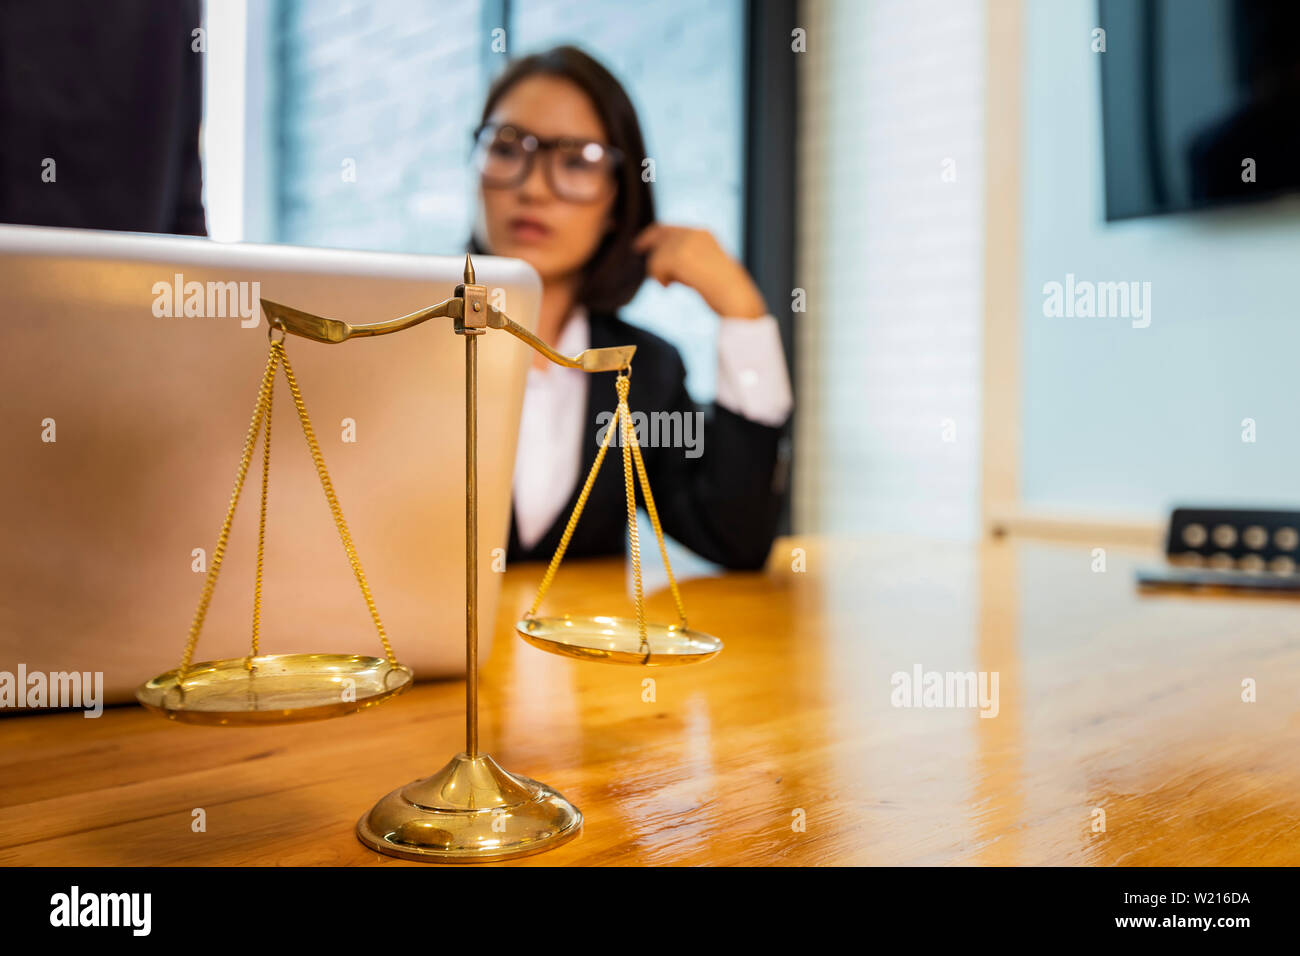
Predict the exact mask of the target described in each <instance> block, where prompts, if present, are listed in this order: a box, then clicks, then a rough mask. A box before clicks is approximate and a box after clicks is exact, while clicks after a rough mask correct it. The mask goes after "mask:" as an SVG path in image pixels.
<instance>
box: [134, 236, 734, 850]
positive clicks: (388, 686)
mask: <svg viewBox="0 0 1300 956" xmlns="http://www.w3.org/2000/svg"><path fill="white" fill-rule="evenodd" d="M474 278H475V277H474V266H473V263H472V262H471V261H470V258H469V257H468V256H466V257H465V281H464V283H463V284H461V285H458V286H456V290H455V294H454V295H453V296H452V297H451V298H450V299H447V300H445V301H443V302H440V303H439V304H437V305H434V306H430V307H429V308H426V309H421V310H420V311H419V312H413V313H412V314H410V315H407V316H402V317H401V318H397V319H392V320H390V321H387V322H379V323H375V324H372V325H350V324H348V323H347V322H342V321H339V320H337V319H326V318H322V317H320V316H316V315H310V314H308V313H306V312H301V311H299V310H297V309H293V308H290V307H288V306H284V305H280V304H278V303H275V302H270V301H267V300H266V299H263V300H262V309H263V311H264V312H265V313H266V316H267V320H268V327H267V337H268V338H269V339H270V340H271V344H270V353H269V355H268V358H267V364H266V372H265V374H264V375H263V377H262V384H261V388H260V389H259V391H258V395H257V404H256V406H255V408H254V411H253V420H252V422H251V424H250V425H249V429H248V436H247V438H246V439H245V441H244V450H243V455H242V457H241V459H240V462H239V471H238V476H237V478H236V480H235V489H234V492H233V494H232V495H231V498H230V506H229V508H228V509H227V511H226V518H225V521H224V522H223V523H222V526H221V532H220V535H219V536H218V539H217V546H216V548H215V549H214V552H213V558H212V563H211V566H210V567H209V569H208V574H207V578H206V580H205V581H204V585H203V590H202V593H201V595H200V598H199V605H198V609H197V610H196V612H195V615H194V620H193V623H192V624H191V625H190V630H189V638H188V640H187V642H186V645H185V652H184V655H183V657H182V659H181V664H180V667H178V668H177V669H176V670H172V671H168V672H167V673H165V674H161V675H159V676H158V677H155V678H154V679H153V680H151V681H149V682H148V683H145V684H143V685H141V686H140V687H139V688H138V689H137V691H136V697H137V698H138V699H139V701H140V703H141V704H143V705H144V706H145V707H146V708H148V709H149V710H151V711H154V712H155V713H158V714H161V715H163V716H165V717H168V718H170V719H172V720H176V721H182V722H185V723H192V724H209V725H212V724H217V725H224V726H235V725H252V724H257V725H263V724H276V723H291V722H298V721H307V720H319V719H323V718H326V717H338V716H342V715H344V714H349V713H353V712H355V711H358V710H362V709H363V708H366V707H372V706H374V705H375V704H379V703H382V702H383V701H385V700H388V699H390V698H392V697H395V696H397V695H398V694H400V693H402V692H404V691H406V690H408V689H409V688H410V687H411V683H412V681H413V679H414V677H413V674H412V672H411V670H410V668H408V667H406V666H404V665H403V664H401V663H399V662H398V660H397V658H396V656H395V655H394V653H393V649H392V646H391V645H390V644H389V641H388V636H387V635H386V634H385V632H384V627H383V624H382V622H381V621H380V618H379V611H378V610H377V609H376V607H375V602H374V599H373V598H372V597H371V594H370V588H369V586H368V585H367V583H366V577H365V572H364V571H363V570H362V568H361V562H360V560H359V559H358V558H357V552H356V548H355V547H354V545H353V543H352V537H351V535H350V534H349V533H348V528H347V523H346V522H345V521H344V520H343V512H342V510H341V509H340V508H339V503H338V499H337V497H336V496H335V494H334V488H333V485H331V483H330V479H329V474H328V472H327V471H326V469H325V461H324V458H323V457H322V455H321V452H320V446H319V444H318V443H317V441H316V436H315V433H314V432H313V430H312V427H311V420H310V419H309V418H308V416H307V408H306V406H305V405H304V404H303V400H302V393H301V391H300V390H299V388H298V382H297V380H296V379H295V377H294V374H293V367H292V365H291V364H290V362H289V356H288V354H287V352H286V351H285V347H284V342H285V339H286V338H287V337H288V335H289V334H293V335H300V336H302V337H303V338H307V339H311V340H313V341H316V342H325V343H329V344H337V343H340V342H345V341H348V340H349V339H354V338H362V337H364V336H369V335H386V334H388V333H390V332H400V331H402V330H404V329H408V328H411V327H412V326H415V325H419V324H420V323H422V322H425V321H427V320H429V319H433V318H450V319H452V320H453V325H452V329H453V331H454V332H455V333H456V334H457V335H463V336H464V337H465V598H466V616H465V661H466V683H465V729H466V743H465V749H464V751H462V752H461V753H458V754H456V756H454V757H452V758H451V760H450V761H449V762H448V763H447V764H446V766H444V767H443V768H442V769H441V770H439V771H438V772H437V773H435V774H433V776H430V777H425V778H423V779H420V780H416V781H414V782H413V783H410V784H407V785H406V786H404V787H401V788H399V789H397V790H394V791H393V792H392V793H390V794H388V795H387V796H386V797H384V798H383V799H382V800H380V801H379V803H377V804H376V805H375V806H374V807H373V808H372V809H371V810H369V811H368V812H367V813H366V814H365V815H364V816H362V818H361V819H360V821H358V823H357V836H358V837H359V838H360V839H361V842H363V843H364V844H366V845H367V846H369V847H371V848H372V849H375V850H377V851H379V852H380V853H386V854H389V855H391V856H397V857H403V858H406V859H412V860H422V861H429V862H447V863H455V862H476V861H486V860H497V859H503V858H507V857H513V856H521V855H524V854H528V853H536V852H539V851H542V850H547V849H550V848H552V847H555V846H558V845H559V844H561V843H563V842H565V841H566V840H569V839H572V838H573V837H575V836H577V835H578V832H579V831H580V830H581V828H582V814H581V812H579V810H578V808H577V807H575V806H574V805H573V804H571V803H570V802H569V801H568V800H566V799H564V797H563V796H561V795H560V794H559V793H557V792H556V791H555V790H553V789H551V788H550V787H548V786H547V785H546V784H544V783H539V782H538V781H536V780H531V779H529V778H527V777H522V776H520V775H518V774H512V773H509V772H508V771H506V770H504V769H503V768H502V767H501V766H500V765H499V764H498V763H497V762H496V761H495V760H493V759H492V757H491V756H490V755H488V754H486V753H483V752H481V751H480V750H479V745H478V563H477V561H476V560H475V556H476V554H477V551H478V499H477V484H478V470H477V444H478V434H477V430H478V428H477V417H478V416H477V397H478V381H477V356H478V338H479V336H480V335H483V334H484V333H485V332H486V331H487V330H488V329H505V330H506V331H507V332H509V333H510V334H511V335H513V336H515V337H516V338H519V339H522V340H523V341H524V342H526V343H527V344H528V345H529V346H530V347H532V348H533V349H536V350H537V351H538V352H540V353H542V354H543V355H544V356H546V358H548V359H549V360H550V361H552V362H554V363H556V364H557V365H563V366H566V367H568V368H577V369H582V370H583V371H585V372H617V373H618V374H617V377H616V378H615V390H616V391H617V393H618V405H617V410H616V412H615V414H616V415H617V417H618V422H619V433H620V445H621V447H622V450H623V479H624V484H625V485H626V489H627V519H628V531H629V538H630V545H631V552H632V569H633V580H634V584H635V595H636V597H635V607H636V616H635V618H621V617H606V616H594V617H578V616H573V615H568V614H565V615H561V616H558V617H538V616H537V610H538V608H539V607H540V606H541V603H542V599H543V598H544V597H545V596H546V592H547V589H548V588H549V587H550V586H551V582H552V581H553V580H554V578H555V572H556V570H557V569H558V568H559V565H560V561H561V560H562V559H563V558H564V552H565V550H566V548H567V547H568V545H569V540H570V538H571V537H572V536H573V530H574V528H576V527H577V524H578V519H579V517H581V515H582V509H583V506H584V505H585V504H586V502H587V497H588V495H589V493H590V492H591V488H592V485H593V483H594V482H595V479H596V474H597V473H598V472H599V471H600V466H601V463H602V462H603V461H604V459H605V452H606V450H607V449H608V448H609V441H610V436H611V435H612V434H613V433H614V429H613V428H608V429H606V430H605V439H604V443H603V444H602V445H601V446H600V450H599V451H598V452H597V454H596V459H595V461H594V462H593V463H592V467H591V471H590V472H589V473H588V474H587V479H586V482H585V484H584V485H583V487H582V492H581V494H580V495H579V497H578V501H577V504H576V505H575V507H574V509H573V513H572V514H571V515H570V516H569V521H568V524H567V525H566V527H565V529H564V535H563V537H562V538H561V539H560V544H559V547H557V548H556V550H555V555H554V556H553V557H552V558H551V562H550V565H549V566H548V567H547V569H546V573H545V575H544V576H543V577H542V581H541V584H540V586H539V587H538V589H537V596H536V598H535V599H534V600H533V603H532V606H531V607H530V608H529V610H528V612H527V614H525V615H524V617H523V619H522V620H520V621H518V622H517V623H516V624H515V631H516V632H517V633H518V634H519V636H520V637H522V638H523V639H524V640H525V641H527V642H528V643H529V644H532V645H533V646H534V647H538V648H541V649H542V650H545V651H550V652H551V653H555V654H561V655H564V656H566V657H573V658H578V659H579V660H585V661H603V662H606V663H614V664H635V665H639V666H662V665H676V664H692V663H699V662H701V661H706V660H709V659H710V658H712V657H714V656H716V655H717V654H718V653H719V652H720V651H721V650H722V641H720V640H719V639H718V638H716V637H713V636H712V635H709V634H704V633H702V632H700V631H694V630H691V629H689V628H688V627H687V626H686V611H685V607H684V605H683V604H682V598H681V594H680V593H679V592H678V589H677V581H676V579H675V578H674V577H673V572H672V566H671V565H670V564H669V561H668V553H667V550H666V548H665V545H664V535H663V528H662V527H661V526H660V523H659V514H658V512H657V511H656V510H655V503H654V498H653V496H652V495H651V493H650V482H649V480H648V479H647V477H646V470H645V464H644V462H643V461H642V458H641V450H640V448H639V447H638V446H637V443H636V431H635V429H634V428H633V426H632V422H631V413H630V412H629V410H628V403H627V395H628V389H629V386H630V373H631V368H632V366H631V362H632V355H633V353H634V352H635V351H636V347H635V346H618V347H614V348H601V349H586V350H585V351H583V352H581V353H579V354H578V355H576V356H574V357H573V358H568V357H567V356H564V355H561V354H560V353H558V352H556V351H555V350H554V349H552V348H550V347H549V346H548V345H547V344H546V343H545V342H543V341H542V340H541V339H539V338H537V336H535V335H533V334H532V333H531V332H529V331H528V330H527V329H525V328H523V327H521V326H519V325H517V324H516V323H514V322H513V321H511V320H510V318H509V317H508V316H506V315H505V313H503V312H501V311H500V310H499V309H497V308H496V307H494V306H492V305H491V304H489V303H488V301H487V288H486V287H485V286H481V285H476V284H475V282H474ZM277 329H278V330H279V331H280V332H282V333H283V334H282V335H281V337H280V338H279V339H276V338H275V337H274V335H273V332H274V330H277ZM280 368H283V369H284V375H285V378H286V380H287V382H288V385H289V390H290V392H291V393H292V396H293V402H294V405H295V407H296V408H297V411H298V419H299V422H300V423H301V425H302V429H303V432H304V434H305V435H306V437H307V444H308V446H309V448H310V450H311V455H312V460H313V461H314V462H315V465H316V471H317V473H318V475H319V476H320V481H321V487H322V488H323V489H324V491H325V497H326V500H327V501H328V503H329V506H330V511H331V513H332V514H333V516H334V522H335V524H336V525H337V527H338V531H339V537H340V538H341V539H342V541H343V547H344V549H345V550H346V552H347V555H348V561H349V563H350V564H351V566H352V571H353V574H354V575H355V576H356V579H357V583H358V585H360V587H361V593H362V596H363V597H364V598H365V602H366V606H367V607H368V608H369V610H370V615H371V618H372V619H373V620H374V623H375V628H376V630H377V631H378V634H379V640H380V643H381V644H382V645H383V649H384V656H383V657H382V658H380V657H370V656H366V655H363V654H351V655H349V654H262V653H261V648H260V642H259V637H260V635H259V626H260V619H261V603H262V568H263V560H262V559H263V552H264V544H265V534H266V502H267V486H268V482H269V479H270V468H271V406H272V398H273V390H274V385H275V378H276V372H277V371H278V370H279V369H280ZM263 434H265V442H264V443H263V449H262V499H261V511H260V517H259V523H258V541H257V574H256V579H255V582H254V595H253V627H252V644H251V647H250V649H249V653H248V655H247V656H246V657H243V658H231V659H227V660H218V661H203V662H198V663H195V662H194V650H195V647H196V645H197V643H198V639H199V633H200V632H201V630H202V628H203V621H204V618H205V617H206V615H207V611H208V605H209V603H210V602H211V599H212V593H213V589H214V588H215V587H216V583H217V576H218V574H220V572H221V562H222V558H223V556H224V555H225V550H226V543H227V541H228V539H229V536H230V528H231V523H232V521H233V519H234V516H235V508H236V506H237V505H238V504H239V497H240V494H241V492H242V491H243V487H244V480H245V478H246V477H247V475H248V469H249V466H250V464H251V462H252V457H253V450H254V448H255V447H256V445H257V441H258V439H259V437H261V436H262V435H263ZM634 470H635V472H636V475H637V479H638V480H639V482H640V486H641V493H642V496H643V497H644V499H645V505H646V511H647V513H648V514H649V516H650V523H651V524H652V525H653V527H654V532H655V537H656V539H657V540H658V542H659V551H660V554H661V555H662V557H663V560H664V566H665V568H666V569H667V571H668V583H669V587H670V588H671V590H672V595H673V599H674V601H675V602H676V605H677V613H678V618H679V620H678V622H677V623H676V624H654V623H649V622H647V621H646V619H645V600H644V595H643V593H642V587H641V548H640V542H639V540H638V537H637V521H636V497H635V486H634V482H633V477H632V474H633V471H634Z"/></svg>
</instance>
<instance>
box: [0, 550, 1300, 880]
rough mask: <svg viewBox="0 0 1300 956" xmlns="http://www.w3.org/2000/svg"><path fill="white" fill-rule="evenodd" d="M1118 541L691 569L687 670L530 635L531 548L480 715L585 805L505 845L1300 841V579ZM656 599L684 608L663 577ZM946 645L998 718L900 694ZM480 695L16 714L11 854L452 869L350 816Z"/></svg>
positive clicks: (508, 588) (850, 553)
mask: <svg viewBox="0 0 1300 956" xmlns="http://www.w3.org/2000/svg"><path fill="white" fill-rule="evenodd" d="M796 549H802V550H801V551H799V550H796ZM1105 559H1106V570H1105V571H1104V572H1098V571H1094V570H1093V568H1094V566H1095V564H1096V557H1095V555H1094V553H1093V549H1092V547H1091V546H1086V545H1075V544H1062V543H1052V544H1048V543H1033V542H1016V541H993V542H988V543H985V544H982V545H970V544H952V543H942V542H933V541H923V540H914V539H903V538H897V539H890V538H871V539H864V540H856V541H834V540H820V539H819V540H802V539H789V540H782V541H778V542H777V545H776V547H775V548H774V550H773V554H772V560H771V562H770V564H769V569H768V571H767V572H765V573H763V574H728V575H721V576H717V577H711V578H707V577H706V578H698V579H694V580H690V581H687V582H685V583H684V585H683V597H684V599H685V601H686V608H687V611H688V614H689V616H690V623H691V625H692V626H693V627H697V628H699V629H702V630H705V631H709V632H712V633H715V634H717V635H719V636H720V637H722V638H723V639H724V640H725V641H726V642H727V646H726V649H725V650H724V651H723V653H722V655H721V656H719V657H718V658H717V659H715V660H713V661H711V662H709V663H706V664H703V665H700V666H698V667H681V668H665V669H641V668H636V667H618V666H605V665H598V664H583V663H579V662H575V661H570V660H567V659H564V658H560V657H555V656H551V655H548V654H545V653H543V652H541V651H538V650H536V649H534V648H532V647H529V646H527V645H525V644H523V642H521V641H520V640H518V639H517V638H516V637H514V636H513V632H512V631H510V628H509V626H510V624H511V622H512V621H513V620H514V619H515V617H516V616H517V615H518V614H519V613H520V612H522V611H523V610H524V609H525V608H526V607H527V605H528V603H529V601H530V600H531V597H532V594H533V591H534V589H535V587H536V584H537V581H538V580H539V578H540V575H541V573H542V570H543V569H542V567H541V566H539V565H520V566H518V567H515V568H511V569H510V570H509V571H508V572H507V573H506V576H505V581H504V590H503V595H502V606H501V610H500V614H499V617H498V620H497V625H496V627H497V630H496V645H495V647H494V648H493V651H492V654H491V657H490V658H489V659H488V661H487V662H486V665H485V668H484V673H483V679H482V689H481V695H480V699H481V704H482V711H481V715H482V720H481V729H480V734H481V740H482V743H483V745H484V749H486V750H488V751H489V752H491V753H492V754H493V755H494V756H495V757H496V758H497V759H498V760H499V761H500V762H501V764H502V765H503V766H505V767H506V769H508V770H511V771H514V772H517V773H521V774H525V775H527V776H530V777H533V778H535V779H539V780H542V781H545V782H546V783H549V784H551V785H552V786H554V787H556V788H557V789H559V790H560V792H562V793H563V794H564V795H565V796H566V797H568V798H569V799H570V800H572V801H574V802H575V803H576V804H577V805H578V806H579V807H580V808H581V809H582V811H583V813H584V815H585V818H586V819H585V826H584V831H583V833H582V835H581V836H580V837H579V838H578V839H577V840H575V841H572V842H571V843H568V844H566V845H564V846H562V847H560V848H558V849H556V850H553V851H551V852H549V853H546V854H543V855H540V856H535V857H529V858H525V859H522V860H519V861H516V862H515V863H514V864H506V865H518V864H523V865H562V864H630V865H650V864H760V865H761V864H1125V865H1148V864H1174V865H1177V864H1210V865H1214V864H1296V863H1300V698H1298V697H1297V693H1296V689H1297V687H1298V686H1300V640H1298V638H1300V614H1298V613H1297V606H1296V604H1295V603H1293V602H1291V601H1287V600H1281V599H1266V598H1209V597H1192V596H1170V595H1164V596H1148V595H1140V594H1138V593H1137V592H1136V590H1135V588H1134V585H1133V576H1132V571H1133V567H1134V565H1135V564H1136V563H1138V562H1139V561H1144V560H1156V559H1157V556H1156V555H1155V554H1154V553H1147V552H1124V551H1121V550H1117V549H1115V548H1109V549H1108V550H1107V553H1106V555H1105ZM800 561H802V562H803V567H804V570H796V569H795V567H796V565H797V564H798V563H799V562H800ZM626 586H627V577H626V569H625V567H624V565H623V563H622V562H621V561H597V562H587V563H582V562H566V563H565V565H564V566H563V567H562V568H561V570H560V573H559V575H558V577H557V578H556V581H555V585H554V587H553V589H552V592H551V596H550V597H549V598H548V601H547V606H546V608H544V612H545V611H547V610H550V611H555V612H559V611H568V612H571V613H612V612H615V611H619V612H620V613H621V612H622V611H624V610H626V608H624V607H623V605H625V604H626V603H627V600H626V598H625V597H624V595H625V594H626ZM614 596H617V598H618V600H617V601H614V600H612V598H613V597H614ZM650 607H651V609H652V615H653V616H655V617H663V618H665V619H670V618H671V616H672V601H671V597H670V596H669V595H668V594H667V592H666V591H660V592H658V593H656V594H655V595H654V596H653V597H652V599H651V600H650ZM393 640H394V644H395V646H396V648H397V651H398V653H399V655H400V653H401V650H402V645H401V643H400V641H401V635H394V637H393ZM917 665H920V666H921V667H922V668H923V669H924V670H925V671H941V672H943V671H990V672H992V671H996V672H997V673H998V675H999V684H998V687H999V693H998V712H997V716H996V717H992V718H982V717H980V716H979V711H978V710H976V709H969V708H947V709H936V708H903V707H895V706H893V705H892V703H891V694H892V692H893V689H894V688H893V687H892V686H891V675H893V674H894V673H895V672H900V671H902V672H910V671H912V669H913V668H914V667H915V666H917ZM143 676H147V675H142V677H143ZM646 678H652V679H653V680H654V682H655V684H654V687H653V690H654V699H653V700H652V701H651V700H646V699H645V698H646V697H648V696H649V694H648V693H647V688H646V686H645V685H643V681H644V680H645V679H646ZM1247 678H1249V679H1253V680H1254V681H1255V682H1256V687H1257V700H1256V702H1254V703H1246V702H1243V700H1242V681H1243V680H1244V679H1247ZM463 705H464V687H463V684H462V683H459V682H454V681H451V682H441V683H429V684H422V685H420V686H418V687H417V688H416V689H415V690H414V691H412V692H410V693H408V694H406V695H405V696H403V697H399V698H397V699H395V700H393V701H391V702H389V703H387V704H385V705H383V706H380V707H377V708H375V709H374V710H371V711H366V712H363V713H361V714H358V715H356V716H353V717H349V718H347V719H346V720H334V721H328V722H323V723H316V724H301V725H289V726H284V727H280V728H272V729H259V728H253V729H223V728H205V727H189V726H181V725H176V724H171V723H168V722H166V721H163V720H160V719H159V718H157V717H154V716H151V715H149V714H146V713H145V712H144V711H142V710H141V709H139V708H137V707H122V708H111V709H109V710H107V711H106V712H105V713H104V715H103V716H102V717H100V718H98V719H94V720H88V719H85V718H83V717H82V716H81V715H80V714H43V715H38V716H20V717H12V716H11V717H7V718H4V719H0V864H8V865H13V864H54V865H63V864H82V865H104V864H125V865H143V864H161V865H169V864H191V865H192V864H200V865H202V864H222V865H232V864H233V865H245V864H287V865H297V864H328V865H361V864H375V863H382V864H384V865H391V866H420V865H423V864H418V863H406V862H403V861H400V860H394V859H390V858H387V857H382V856H380V855H378V854H376V853H374V852H372V851H370V850H368V849H366V848H365V847H364V846H362V844H361V843H360V842H358V840H357V839H356V837H355V836H354V834H353V827H354V825H355V824H356V821H357V819H358V817H360V816H361V814H362V813H363V812H364V811H366V810H368V809H369V808H370V807H371V806H372V805H373V804H374V803H375V801H376V800H378V799H379V798H380V797H381V796H383V795H384V794H385V793H387V792H388V791H389V790H391V789H393V788H394V787H397V786H400V785H401V784H404V783H406V782H408V781H410V780H413V779H415V778H417V777H422V776H426V775H428V774H430V773H432V772H433V771H435V770H437V769H438V768H439V767H441V766H442V764H443V763H445V762H446V760H447V759H448V758H449V757H450V756H451V755H452V754H453V753H455V752H456V751H457V750H459V749H461V748H462V747H463V743H464V739H463V731H464V717H463ZM195 808H203V809H204V811H205V812H206V818H207V829H206V832H201V833H195V832H193V831H192V830H191V820H192V811H193V810H194V809H195ZM1098 810H1100V811H1104V814H1105V817H1104V823H1105V830H1104V832H1094V826H1095V825H1096V822H1097V821H1099V820H1100V819H1101V817H1100V815H1099V814H1098V813H1097V811H1098ZM801 818H802V819H803V820H804V823H805V826H804V829H803V830H802V831H800V830H799V829H798V828H797V827H796V826H795V825H794V824H796V823H797V821H798V820H799V819H801Z"/></svg>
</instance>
